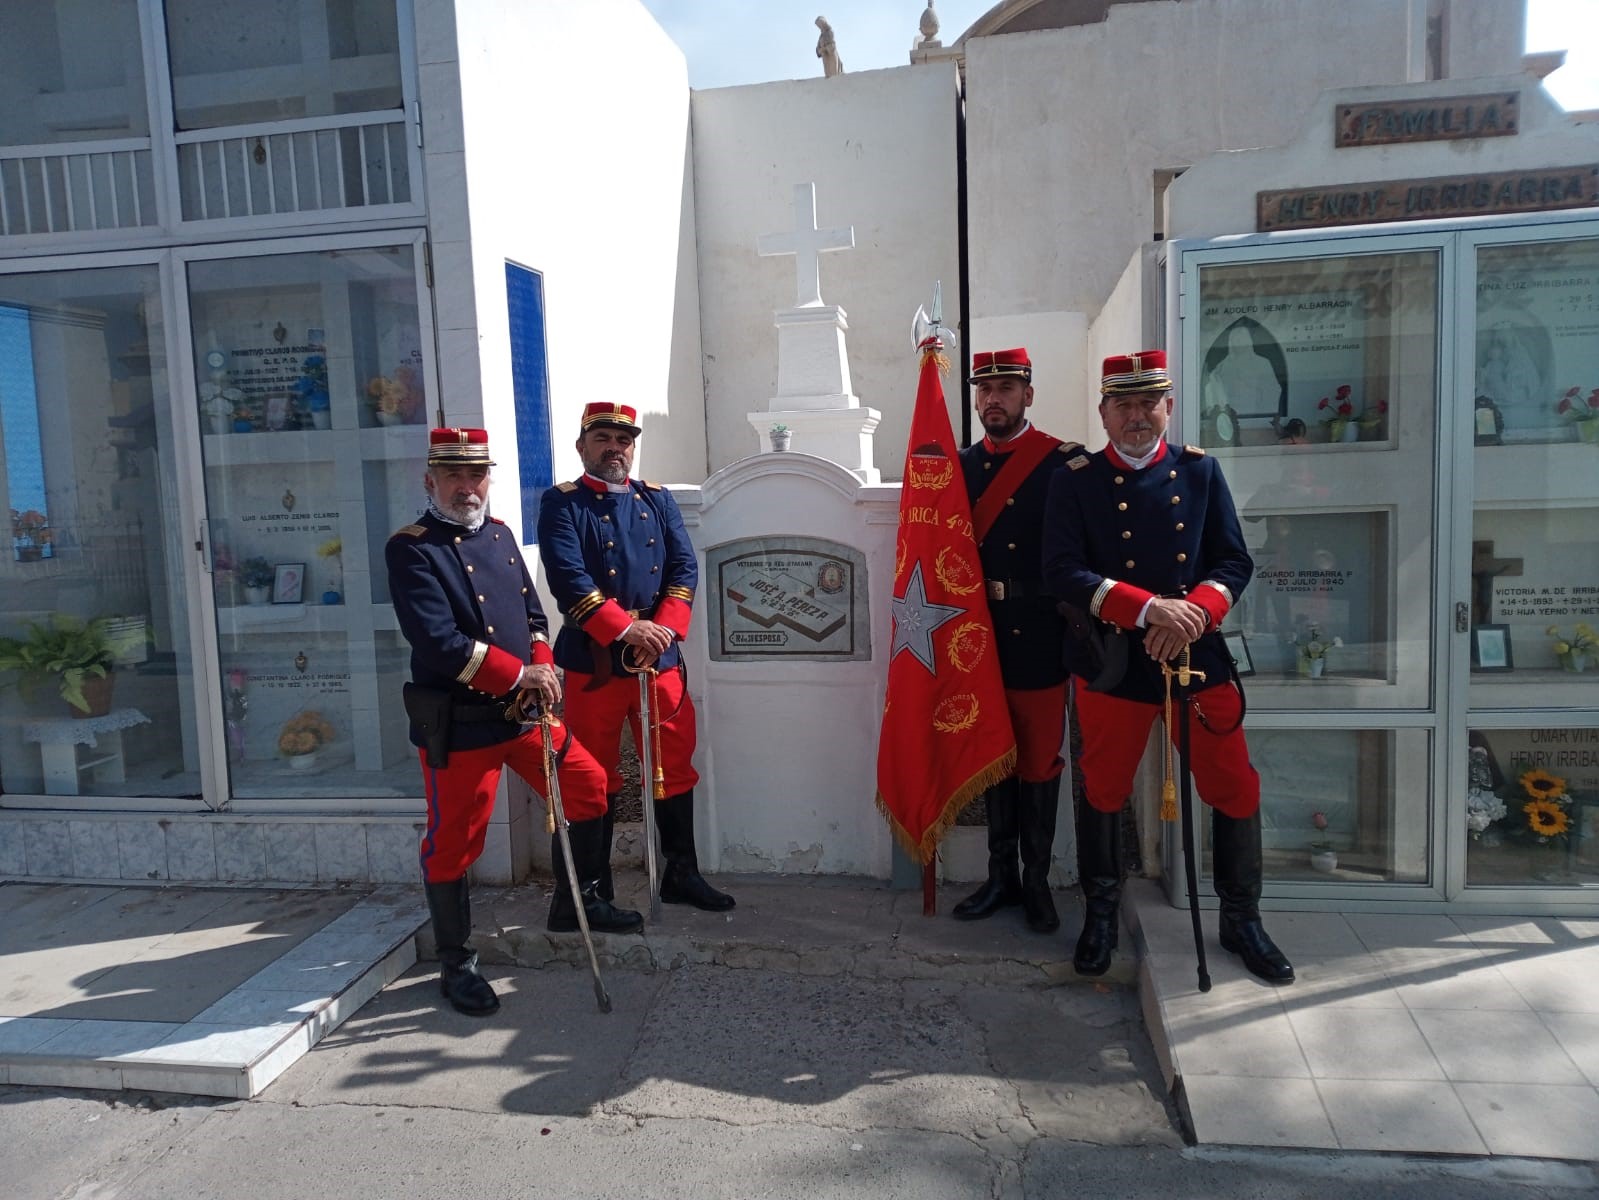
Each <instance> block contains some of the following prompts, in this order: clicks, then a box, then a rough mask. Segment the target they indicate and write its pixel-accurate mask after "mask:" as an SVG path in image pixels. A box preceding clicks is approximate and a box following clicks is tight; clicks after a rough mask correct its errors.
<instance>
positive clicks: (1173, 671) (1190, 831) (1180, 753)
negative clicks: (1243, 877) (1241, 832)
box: [1160, 646, 1210, 992]
mask: <svg viewBox="0 0 1599 1200" xmlns="http://www.w3.org/2000/svg"><path fill="white" fill-rule="evenodd" d="M1177 664H1178V665H1177V666H1176V667H1175V668H1174V667H1173V666H1172V665H1171V663H1169V662H1163V663H1161V664H1160V671H1161V674H1162V675H1164V676H1165V677H1166V780H1165V783H1164V785H1163V788H1162V791H1163V793H1170V792H1171V790H1172V778H1171V721H1172V707H1173V706H1172V680H1174V679H1175V680H1176V681H1177V689H1178V691H1177V700H1178V704H1177V707H1178V708H1180V709H1181V710H1182V711H1181V712H1180V713H1179V714H1177V763H1178V768H1179V770H1180V772H1181V774H1182V780H1183V782H1182V789H1183V802H1182V805H1181V806H1180V807H1179V809H1178V813H1179V815H1180V817H1181V820H1182V837H1183V867H1184V870H1185V871H1186V872H1187V874H1188V915H1189V917H1190V918H1191V919H1192V921H1193V925H1194V956H1195V958H1196V959H1198V963H1199V990H1200V991H1202V992H1208V991H1210V968H1209V966H1208V964H1207V963H1206V962H1205V935H1204V932H1203V930H1202V929H1201V928H1200V922H1199V867H1198V863H1197V856H1196V855H1195V852H1194V814H1193V804H1194V792H1193V775H1192V773H1191V772H1190V770H1189V751H1190V747H1189V727H1188V695H1187V688H1188V685H1189V684H1190V683H1191V682H1192V681H1193V680H1195V679H1203V678H1205V673H1204V672H1203V671H1196V670H1194V669H1193V667H1191V666H1189V662H1188V647H1187V646H1184V647H1183V651H1182V653H1181V654H1180V655H1179V656H1178V660H1177ZM1171 799H1172V797H1170V796H1169V794H1163V795H1162V802H1163V805H1164V804H1165V803H1166V802H1169V801H1170V800H1171ZM1161 817H1162V819H1169V818H1168V817H1167V816H1166V812H1165V809H1164V807H1163V808H1162V811H1161Z"/></svg>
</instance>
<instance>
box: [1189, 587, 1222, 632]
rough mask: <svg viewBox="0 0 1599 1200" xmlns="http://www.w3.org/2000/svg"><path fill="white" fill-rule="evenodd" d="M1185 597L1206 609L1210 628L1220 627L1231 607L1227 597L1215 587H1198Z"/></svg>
mask: <svg viewBox="0 0 1599 1200" xmlns="http://www.w3.org/2000/svg"><path fill="white" fill-rule="evenodd" d="M1183 598H1184V599H1185V600H1187V601H1188V602H1189V603H1190V604H1197V605H1198V606H1199V607H1200V608H1202V609H1204V610H1205V615H1206V616H1207V617H1209V618H1210V626H1209V628H1211V629H1219V628H1220V627H1221V623H1222V619H1223V618H1224V617H1226V616H1227V610H1228V608H1229V607H1230V606H1229V605H1228V603H1227V597H1226V596H1224V595H1222V594H1221V592H1219V591H1217V590H1216V589H1215V588H1213V587H1203V586H1201V587H1196V588H1195V589H1194V590H1193V591H1191V592H1189V593H1188V595H1187V596H1185V597H1183Z"/></svg>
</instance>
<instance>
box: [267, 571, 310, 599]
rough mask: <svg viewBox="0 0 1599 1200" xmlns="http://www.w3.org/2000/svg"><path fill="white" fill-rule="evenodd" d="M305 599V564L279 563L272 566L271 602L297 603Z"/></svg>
mask: <svg viewBox="0 0 1599 1200" xmlns="http://www.w3.org/2000/svg"><path fill="white" fill-rule="evenodd" d="M304 599H305V564H304V563H279V564H278V565H277V566H276V567H274V568H273V574H272V603H273V604H299V603H301V602H302V601H303V600H304Z"/></svg>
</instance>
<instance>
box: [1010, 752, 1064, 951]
mask: <svg viewBox="0 0 1599 1200" xmlns="http://www.w3.org/2000/svg"><path fill="white" fill-rule="evenodd" d="M1059 807H1060V776H1059V775H1057V776H1055V778H1053V779H1046V780H1044V781H1043V782H1041V783H1032V782H1028V781H1026V780H1023V781H1022V784H1021V822H1020V824H1021V835H1022V836H1021V844H1022V909H1023V911H1024V912H1026V914H1027V928H1029V929H1031V930H1034V931H1036V932H1038V933H1054V932H1055V930H1057V929H1059V928H1060V915H1059V914H1058V913H1056V911H1055V898H1054V897H1053V896H1051V895H1050V892H1049V868H1050V864H1051V862H1052V861H1053V860H1054V857H1055V813H1056V811H1057V810H1058V809H1059Z"/></svg>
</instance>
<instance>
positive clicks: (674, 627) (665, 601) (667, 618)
mask: <svg viewBox="0 0 1599 1200" xmlns="http://www.w3.org/2000/svg"><path fill="white" fill-rule="evenodd" d="M693 618H694V607H693V605H691V604H689V603H688V602H687V601H684V600H679V599H678V598H677V597H676V596H665V597H663V598H662V599H661V602H660V603H659V604H657V605H656V606H655V623H656V624H657V625H665V626H666V627H667V628H668V629H670V630H671V631H672V632H673V633H675V634H677V640H678V641H680V642H681V641H682V640H683V639H684V638H686V637H688V626H689V622H690V621H691V620H693Z"/></svg>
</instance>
